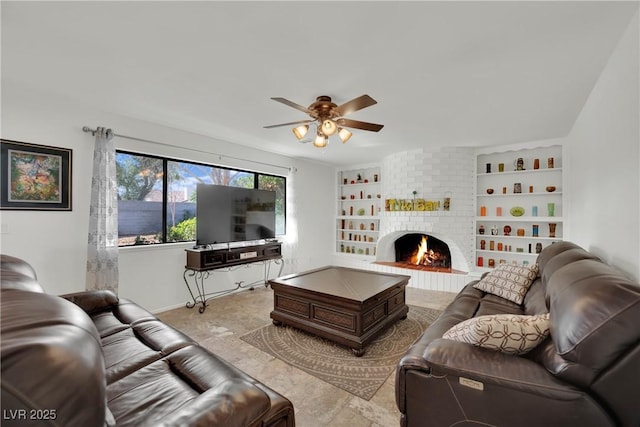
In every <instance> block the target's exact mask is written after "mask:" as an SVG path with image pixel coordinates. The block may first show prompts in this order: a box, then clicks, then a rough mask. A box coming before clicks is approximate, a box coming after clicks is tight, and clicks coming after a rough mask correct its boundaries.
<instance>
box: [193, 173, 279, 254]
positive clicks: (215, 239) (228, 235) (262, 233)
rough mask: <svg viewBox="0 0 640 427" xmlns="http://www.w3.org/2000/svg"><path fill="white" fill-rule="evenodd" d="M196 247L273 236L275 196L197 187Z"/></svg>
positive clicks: (263, 193)
mask: <svg viewBox="0 0 640 427" xmlns="http://www.w3.org/2000/svg"><path fill="white" fill-rule="evenodd" d="M196 196H197V204H196V216H197V220H196V240H197V242H196V243H197V244H198V245H209V244H214V243H229V242H242V241H250V240H261V239H272V238H274V237H276V193H275V191H267V190H257V189H254V188H240V187H228V186H225V185H207V184H198V187H197V189H196Z"/></svg>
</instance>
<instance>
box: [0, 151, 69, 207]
mask: <svg viewBox="0 0 640 427" xmlns="http://www.w3.org/2000/svg"><path fill="white" fill-rule="evenodd" d="M72 151H73V150H71V149H69V148H59V147H52V146H48V145H37V144H31V143H27V142H20V141H12V140H8V139H0V209H2V210H39V211H71V210H72V205H71V198H72V197H71V196H72V192H71V166H72V165H71V162H72Z"/></svg>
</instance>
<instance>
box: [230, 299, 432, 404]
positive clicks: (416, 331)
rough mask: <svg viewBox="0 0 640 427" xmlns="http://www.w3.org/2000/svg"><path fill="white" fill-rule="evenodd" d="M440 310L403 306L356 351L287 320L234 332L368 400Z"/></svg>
mask: <svg viewBox="0 0 640 427" xmlns="http://www.w3.org/2000/svg"><path fill="white" fill-rule="evenodd" d="M439 315H440V311H438V310H433V309H430V308H423V307H415V306H409V314H408V316H407V318H406V319H404V320H399V321H397V322H395V323H394V324H393V325H391V326H390V327H389V328H388V329H386V331H385V332H384V333H383V335H381V336H379V337H378V338H377V339H376V340H375V341H373V342H372V343H371V344H369V345H368V346H367V347H366V352H365V354H364V355H363V356H362V357H356V356H354V354H353V352H352V351H351V349H349V348H346V347H342V346H340V345H338V344H335V343H333V342H331V341H329V340H326V339H324V338H321V337H317V336H314V335H311V334H309V333H307V332H304V331H300V330H298V329H295V328H291V327H289V326H275V325H273V324H269V325H267V326H264V327H262V328H260V329H258V330H256V331H253V332H250V333H248V334H246V335H244V336H242V337H240V338H241V339H242V340H244V341H245V342H247V343H249V344H251V345H253V346H254V347H256V348H258V349H260V350H262V351H264V352H266V353H269V354H271V355H272V356H275V357H277V358H278V359H280V360H282V361H284V362H286V363H288V364H290V365H292V366H295V367H296V368H299V369H302V370H303V371H305V372H307V373H308V374H311V375H313V376H315V377H317V378H320V379H321V380H323V381H325V382H328V383H329V384H332V385H334V386H336V387H339V388H341V389H342V390H345V391H348V392H349V393H351V394H353V395H356V396H358V397H361V398H363V399H366V400H369V399H371V398H372V397H373V395H374V394H375V393H376V391H378V389H379V388H380V387H381V386H382V384H384V382H385V381H386V380H387V378H388V377H389V375H390V374H391V373H392V372H394V370H395V368H396V365H397V364H398V361H399V360H400V358H401V357H402V356H403V355H404V353H405V351H406V350H407V348H409V346H410V345H411V344H412V343H413V342H414V341H415V340H416V339H417V338H418V337H419V336H420V334H422V332H423V331H424V330H425V329H426V328H427V326H429V325H430V324H431V323H432V322H433V321H434V320H435V319H436V318H437V317H438V316H439Z"/></svg>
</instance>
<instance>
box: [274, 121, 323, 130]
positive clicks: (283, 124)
mask: <svg viewBox="0 0 640 427" xmlns="http://www.w3.org/2000/svg"><path fill="white" fill-rule="evenodd" d="M313 122H315V120H298V121H297V122H289V123H280V124H279V125H269V126H264V128H265V129H271V128H278V127H280V126H291V125H300V124H303V123H313Z"/></svg>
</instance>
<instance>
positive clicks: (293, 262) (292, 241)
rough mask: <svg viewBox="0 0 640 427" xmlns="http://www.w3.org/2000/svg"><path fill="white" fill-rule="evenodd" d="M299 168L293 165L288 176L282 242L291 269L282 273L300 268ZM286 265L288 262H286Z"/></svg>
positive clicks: (284, 254)
mask: <svg viewBox="0 0 640 427" xmlns="http://www.w3.org/2000/svg"><path fill="white" fill-rule="evenodd" d="M297 172H298V169H296V168H295V167H291V169H289V174H288V176H287V192H286V195H287V230H286V236H285V239H284V241H283V244H282V252H283V256H284V257H285V258H286V259H287V260H288V263H289V265H290V266H291V271H284V270H283V272H282V274H289V273H294V272H296V271H300V270H298V258H297V256H296V255H297V254H298V253H299V240H298V212H297V209H296V203H295V200H296V197H295V191H296V190H295V188H296V185H295V174H296V173H297ZM285 266H286V264H285Z"/></svg>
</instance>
